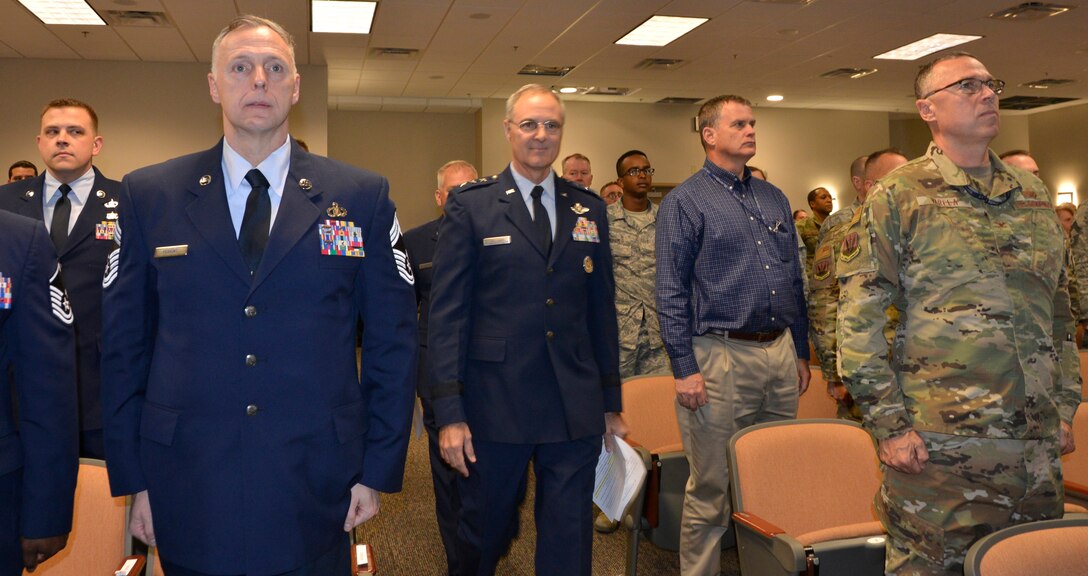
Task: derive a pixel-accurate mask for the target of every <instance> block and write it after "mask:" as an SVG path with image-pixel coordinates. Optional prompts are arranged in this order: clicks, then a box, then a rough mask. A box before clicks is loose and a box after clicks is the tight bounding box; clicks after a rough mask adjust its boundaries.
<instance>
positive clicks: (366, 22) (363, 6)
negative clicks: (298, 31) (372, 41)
mask: <svg viewBox="0 0 1088 576" xmlns="http://www.w3.org/2000/svg"><path fill="white" fill-rule="evenodd" d="M377 7H378V3H377V2H350V1H346V0H310V22H311V24H310V31H311V32H330V33H334V34H370V25H371V24H373V23H374V10H375V9H376V8H377Z"/></svg>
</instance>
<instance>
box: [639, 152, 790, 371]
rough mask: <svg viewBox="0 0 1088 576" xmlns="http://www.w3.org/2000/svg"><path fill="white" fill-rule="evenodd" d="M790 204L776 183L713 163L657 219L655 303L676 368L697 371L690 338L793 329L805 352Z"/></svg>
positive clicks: (672, 196)
mask: <svg viewBox="0 0 1088 576" xmlns="http://www.w3.org/2000/svg"><path fill="white" fill-rule="evenodd" d="M801 274H802V272H801V264H800V261H799V258H798V252H797V233H796V230H795V227H794V225H793V217H792V213H791V212H790V205H789V202H788V201H787V200H786V196H785V195H784V194H782V191H781V190H779V189H778V188H776V187H775V186H774V185H772V184H770V183H768V182H766V181H763V180H759V179H756V178H752V177H750V174H749V171H748V169H747V168H745V169H744V178H743V179H738V178H737V177H736V176H735V175H733V174H732V173H730V172H728V171H726V170H723V169H722V168H719V167H718V166H716V165H715V164H713V163H712V162H710V160H706V161H705V162H704V163H703V169H702V170H700V171H699V172H698V173H696V174H694V175H693V176H691V177H690V178H688V179H687V180H685V181H684V183H682V184H680V185H679V186H677V187H676V188H675V189H674V190H673V191H672V192H670V193H669V194H668V196H666V197H665V200H664V201H663V202H662V203H661V206H660V209H659V211H658V216H657V309H658V316H659V318H660V320H661V337H662V339H663V340H664V341H665V349H666V350H667V351H668V353H669V358H670V359H671V360H672V369H673V375H674V376H676V377H677V378H683V377H685V376H690V375H692V374H695V373H696V372H699V365H698V363H697V362H696V361H695V355H694V353H693V350H692V343H691V339H692V337H693V336H697V335H702V334H706V333H707V332H709V331H711V330H720V331H730V330H733V331H738V332H767V331H773V330H782V329H785V328H787V327H788V328H790V331H791V332H792V334H793V342H794V345H795V346H796V348H797V356H798V357H799V358H804V359H808V341H807V336H808V313H807V311H806V308H805V292H804V284H803V280H802V276H801Z"/></svg>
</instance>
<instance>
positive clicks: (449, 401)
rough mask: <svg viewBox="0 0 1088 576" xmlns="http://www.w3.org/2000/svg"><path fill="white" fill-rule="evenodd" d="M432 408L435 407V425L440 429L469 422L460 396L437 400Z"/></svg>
mask: <svg viewBox="0 0 1088 576" xmlns="http://www.w3.org/2000/svg"><path fill="white" fill-rule="evenodd" d="M432 406H434V423H435V425H436V426H438V427H439V428H442V427H443V426H449V425H450V424H456V423H458V422H467V420H466V419H465V407H464V404H462V402H461V396H460V395H456V396H446V397H444V398H435V399H434V400H433V402H432Z"/></svg>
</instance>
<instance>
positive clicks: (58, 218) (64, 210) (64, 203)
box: [49, 184, 72, 254]
mask: <svg viewBox="0 0 1088 576" xmlns="http://www.w3.org/2000/svg"><path fill="white" fill-rule="evenodd" d="M71 191H72V187H71V186H69V185H67V184H61V185H60V198H59V199H57V203H56V205H54V206H53V223H52V225H50V227H49V237H50V238H52V239H53V247H54V248H56V249H57V253H58V254H59V253H60V251H61V249H62V248H64V245H65V244H67V243H68V221H69V220H71V219H72V202H71V201H70V200H68V193H69V192H71Z"/></svg>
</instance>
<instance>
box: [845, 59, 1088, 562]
mask: <svg viewBox="0 0 1088 576" xmlns="http://www.w3.org/2000/svg"><path fill="white" fill-rule="evenodd" d="M1003 86H1004V82H1002V81H1000V80H995V79H994V78H993V76H991V75H990V73H989V72H988V71H987V70H986V67H985V66H983V65H982V63H981V62H979V61H978V60H977V59H975V58H974V57H972V56H970V55H968V54H965V53H955V54H949V55H947V56H942V57H940V58H938V59H936V60H935V61H934V62H932V63H931V64H929V65H927V66H924V67H923V68H922V70H921V71H920V72H919V73H918V77H917V79H916V80H915V93H916V95H917V97H918V100H917V101H916V106H917V109H918V112H919V114H920V116H921V117H922V120H924V121H925V122H926V123H927V124H928V125H929V127H930V131H931V132H932V134H933V142H932V143H931V144H930V146H929V149H928V151H927V152H926V154H925V156H922V157H920V158H917V159H915V160H913V161H912V162H910V163H908V164H907V165H905V166H903V167H901V168H900V169H899V170H898V171H896V172H895V173H894V174H891V175H889V176H888V177H887V178H885V179H884V180H881V181H880V182H879V183H878V184H877V185H876V186H875V187H874V188H873V189H872V190H871V191H870V192H869V198H867V199H866V203H865V205H864V206H863V212H862V214H861V216H860V218H855V219H854V221H853V223H852V225H851V227H850V229H849V230H848V231H847V233H846V234H845V236H844V237H843V240H842V244H841V245H840V252H839V262H838V263H837V264H838V268H837V271H838V276H839V281H840V284H841V290H842V295H841V297H840V299H839V315H838V316H839V325H838V340H839V343H840V351H839V372H840V374H841V375H842V377H843V380H844V381H845V383H846V385H847V387H848V388H849V390H850V393H851V394H852V395H853V396H854V399H855V401H856V402H857V404H858V406H859V407H860V408H861V411H862V416H863V418H864V425H865V427H866V428H867V429H868V430H869V431H870V432H872V434H873V435H874V436H875V437H876V439H877V440H878V443H879V447H878V454H879V457H880V460H881V462H883V464H884V481H883V485H882V487H881V490H880V494H879V495H878V497H877V502H876V504H877V509H878V512H879V513H880V516H881V520H882V522H883V524H884V526H885V529H886V530H887V531H888V536H889V539H888V545H887V559H886V567H885V570H886V572H887V573H888V574H927V575H931V574H949V575H951V574H962V570H963V562H964V556H965V553H966V551H967V548H968V547H969V546H970V545H971V544H972V543H973V542H974V541H975V540H977V539H978V538H980V537H982V536H984V535H986V534H987V533H990V532H993V531H995V530H998V529H1000V528H1004V527H1006V526H1010V525H1013V524H1019V523H1024V522H1030V521H1035V520H1043V519H1047V518H1059V517H1061V515H1062V507H1063V506H1062V504H1063V502H1062V495H1063V491H1062V471H1061V462H1060V459H1059V453H1067V452H1071V451H1072V450H1073V448H1074V446H1073V436H1072V428H1071V423H1072V420H1073V414H1074V412H1075V411H1076V408H1077V405H1078V403H1079V402H1080V394H1081V384H1080V381H1079V380H1080V379H1079V367H1078V362H1077V350H1076V346H1075V345H1074V342H1073V320H1072V318H1071V314H1070V311H1069V296H1068V293H1067V291H1066V279H1065V275H1064V274H1062V273H1061V270H1062V262H1061V258H1062V232H1061V229H1060V227H1059V225H1058V219H1057V217H1056V216H1055V214H1054V206H1053V202H1052V200H1051V197H1050V193H1049V192H1048V191H1047V189H1046V187H1045V186H1044V185H1043V183H1042V182H1041V181H1040V180H1039V179H1038V178H1036V177H1035V176H1033V175H1031V174H1030V173H1028V172H1025V171H1023V170H1020V169H1017V168H1015V167H1011V166H1008V165H1006V164H1004V163H1003V162H1002V161H1001V160H1000V159H998V157H997V155H996V154H994V153H993V152H992V151H990V150H989V148H988V146H989V143H990V141H991V140H992V139H993V138H994V137H995V136H997V133H998V127H999V117H998V105H997V95H998V94H999V93H1000V92H1001V89H1002V88H1003ZM892 303H895V304H896V306H897V308H899V310H900V311H901V312H902V315H901V318H900V325H899V328H898V332H897V335H896V345H895V348H894V355H893V356H892V357H891V358H889V352H888V345H887V342H886V340H885V338H884V334H883V328H884V323H885V319H886V316H885V309H886V308H887V307H888V305H889V304H892Z"/></svg>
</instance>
